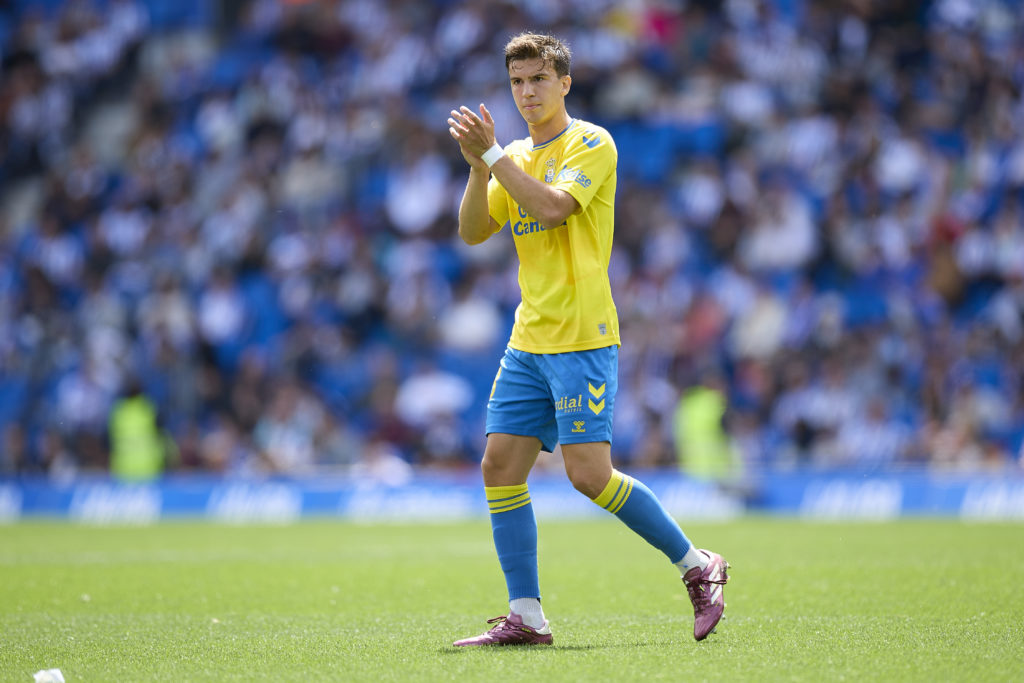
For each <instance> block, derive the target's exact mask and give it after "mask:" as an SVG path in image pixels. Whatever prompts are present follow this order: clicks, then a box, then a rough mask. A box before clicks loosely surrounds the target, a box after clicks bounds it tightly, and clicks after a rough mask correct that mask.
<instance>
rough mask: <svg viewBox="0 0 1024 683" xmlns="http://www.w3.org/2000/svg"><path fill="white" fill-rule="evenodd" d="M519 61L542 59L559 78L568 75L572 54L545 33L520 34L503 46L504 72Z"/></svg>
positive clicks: (565, 46) (558, 41)
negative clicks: (552, 68)
mask: <svg viewBox="0 0 1024 683" xmlns="http://www.w3.org/2000/svg"><path fill="white" fill-rule="evenodd" d="M521 59H543V60H544V62H545V63H548V64H551V66H552V67H554V69H555V74H557V75H558V77H559V78H561V77H562V76H568V75H569V67H570V66H571V63H572V53H571V52H570V51H569V46H568V45H566V44H565V43H563V42H562V41H561V40H559V39H558V38H555V37H554V36H551V35H547V34H545V33H520V34H519V35H518V36H515V37H514V38H512V40H510V41H508V43H507V44H506V45H505V70H506V71H508V68H509V66H510V65H511V64H512V62H517V61H519V60H521Z"/></svg>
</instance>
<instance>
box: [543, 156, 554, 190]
mask: <svg viewBox="0 0 1024 683" xmlns="http://www.w3.org/2000/svg"><path fill="white" fill-rule="evenodd" d="M544 166H545V168H546V170H545V171H544V182H545V183H548V184H550V183H551V181H553V180H554V179H555V160H554V159H548V160H547V162H545V164H544Z"/></svg>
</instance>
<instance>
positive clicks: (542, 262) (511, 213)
mask: <svg viewBox="0 0 1024 683" xmlns="http://www.w3.org/2000/svg"><path fill="white" fill-rule="evenodd" d="M505 154H507V155H508V156H509V157H510V158H511V159H512V161H514V162H515V164H516V165H517V166H519V168H521V169H523V170H524V171H526V173H528V174H529V175H531V176H533V177H534V178H537V179H538V180H540V181H542V182H544V183H547V184H548V185H550V186H552V187H555V188H558V189H560V190H564V191H566V192H568V193H569V194H571V195H572V196H573V198H575V199H576V201H577V202H578V203H579V209H578V210H577V211H576V212H575V213H573V214H572V215H570V216H569V217H568V218H567V219H566V220H565V222H564V223H562V225H559V226H558V227H555V228H549V229H546V228H544V226H543V225H541V224H540V222H539V221H538V220H537V219H535V218H533V217H532V216H529V215H528V214H527V213H526V210H525V209H523V208H522V207H521V206H519V204H517V203H516V201H515V200H514V199H512V197H511V196H510V195H509V194H508V192H506V191H505V188H504V187H502V186H501V184H500V183H499V182H498V181H497V179H496V178H494V177H493V176H492V177H491V179H490V181H489V183H488V185H487V206H488V211H489V212H490V215H491V217H492V218H493V219H494V220H495V221H497V223H498V226H499V228H498V230H499V231H500V230H501V229H502V228H504V227H505V226H508V228H509V229H510V230H511V231H512V235H513V237H514V239H515V245H516V253H517V254H518V256H519V290H520V293H521V294H522V301H521V303H520V304H519V307H518V308H517V309H516V319H515V324H514V326H513V327H512V336H511V338H510V339H509V346H511V347H512V348H514V349H518V350H520V351H526V352H528V353H564V352H566V351H585V350H587V349H599V348H603V347H605V346H614V345H617V344H619V318H618V314H617V312H616V310H615V302H614V301H613V300H612V289H611V283H610V282H609V281H608V262H609V260H610V259H611V253H612V234H613V232H614V218H615V183H616V173H615V166H616V163H617V161H618V151H617V150H616V149H615V143H614V142H613V141H612V137H611V135H609V134H608V131H606V130H604V129H603V128H601V127H600V126H595V125H593V124H590V123H587V122H586V121H581V120H578V119H573V120H572V121H570V122H569V125H568V126H567V127H566V128H565V130H563V131H562V132H561V133H559V134H558V135H556V136H555V137H554V138H552V139H551V140H548V141H547V142H545V143H542V144H539V145H534V144H533V142H532V140H530V139H529V138H526V139H523V140H516V141H515V142H512V143H510V144H508V145H507V146H506V147H505Z"/></svg>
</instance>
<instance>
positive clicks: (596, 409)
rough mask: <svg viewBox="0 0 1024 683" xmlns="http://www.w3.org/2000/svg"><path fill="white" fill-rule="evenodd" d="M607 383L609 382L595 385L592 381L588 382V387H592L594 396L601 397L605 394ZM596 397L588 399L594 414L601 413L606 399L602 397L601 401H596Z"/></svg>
mask: <svg viewBox="0 0 1024 683" xmlns="http://www.w3.org/2000/svg"><path fill="white" fill-rule="evenodd" d="M607 385H608V383H607V382H605V383H604V384H602V385H601V386H599V387H595V386H594V385H593V384H591V383H590V382H587V388H588V389H590V395H591V396H593V397H594V398H601V397H602V396H604V388H605V387H606V386H607ZM594 398H589V399H587V405H588V406H590V410H591V411H592V412H593V413H594V415H600V414H601V411H602V410H604V399H603V398H601V400H600V401H598V402H597V403H595V402H594Z"/></svg>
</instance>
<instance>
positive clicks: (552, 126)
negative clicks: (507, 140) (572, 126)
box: [529, 109, 572, 146]
mask: <svg viewBox="0 0 1024 683" xmlns="http://www.w3.org/2000/svg"><path fill="white" fill-rule="evenodd" d="M570 121H572V117H571V116H569V112H567V111H566V110H564V109H563V110H562V111H561V112H559V113H558V114H555V115H554V116H552V117H551V118H550V119H548V120H547V121H545V122H544V123H542V124H540V125H538V126H529V129H530V139H531V140H533V144H534V145H535V146H536V145H543V144H544V143H545V142H548V141H549V140H551V139H552V138H554V137H555V136H556V135H558V134H559V133H561V132H562V131H563V130H565V129H566V127H567V126H568V125H569V122H570Z"/></svg>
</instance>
